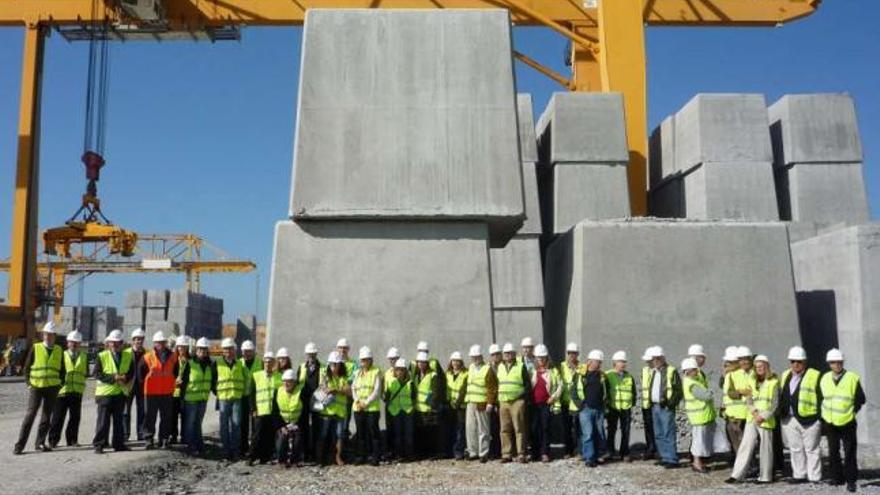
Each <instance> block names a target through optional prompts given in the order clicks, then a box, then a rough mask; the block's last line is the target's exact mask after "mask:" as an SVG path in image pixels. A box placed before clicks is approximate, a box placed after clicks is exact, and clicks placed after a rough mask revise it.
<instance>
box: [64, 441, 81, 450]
mask: <svg viewBox="0 0 880 495" xmlns="http://www.w3.org/2000/svg"><path fill="white" fill-rule="evenodd" d="M67 446H68V447H70V448H73V449H78V448H80V447H82V445H80V444H79V443H78V442H73V443H69V444H67Z"/></svg>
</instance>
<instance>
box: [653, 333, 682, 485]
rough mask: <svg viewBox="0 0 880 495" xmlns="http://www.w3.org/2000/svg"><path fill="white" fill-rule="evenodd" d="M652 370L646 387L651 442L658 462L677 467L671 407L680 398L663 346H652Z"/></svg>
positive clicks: (680, 394)
mask: <svg viewBox="0 0 880 495" xmlns="http://www.w3.org/2000/svg"><path fill="white" fill-rule="evenodd" d="M652 355H653V356H654V358H653V363H654V364H653V368H654V369H653V372H652V373H651V382H650V384H649V387H648V390H649V391H650V395H651V418H652V419H653V421H654V443H655V444H656V446H657V453H658V454H660V461H659V464H660V465H662V466H663V467H665V468H667V469H672V468H677V467H678V449H677V445H676V444H677V434H676V426H675V408H676V407H678V403H679V402H681V397H682V390H681V378H680V377H679V376H678V372H676V370H675V367H673V366H672V365H670V364H669V363H667V362H666V356H665V354H664V353H663V348H662V347H659V346H655V347H654V352H653V353H652Z"/></svg>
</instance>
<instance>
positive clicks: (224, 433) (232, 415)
mask: <svg viewBox="0 0 880 495" xmlns="http://www.w3.org/2000/svg"><path fill="white" fill-rule="evenodd" d="M219 402H220V443H222V444H223V453H224V454H226V457H227V458H228V459H232V458H235V457H238V453H239V451H240V450H241V400H239V399H236V400H221V401H219Z"/></svg>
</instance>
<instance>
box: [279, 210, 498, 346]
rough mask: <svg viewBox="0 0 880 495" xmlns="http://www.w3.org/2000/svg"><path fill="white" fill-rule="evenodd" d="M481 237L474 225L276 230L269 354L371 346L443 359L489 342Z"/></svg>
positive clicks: (481, 229)
mask: <svg viewBox="0 0 880 495" xmlns="http://www.w3.org/2000/svg"><path fill="white" fill-rule="evenodd" d="M487 240H488V233H487V229H486V226H485V224H480V223H458V222H456V223H445V222H437V223H407V222H381V223H374V222H320V223H318V222H307V223H302V222H301V223H293V222H280V223H278V224H277V225H276V228H275V248H274V253H273V261H272V279H271V286H270V289H269V318H268V328H267V332H268V335H267V347H268V348H272V349H274V348H277V347H279V346H288V347H289V348H291V349H301V348H302V347H303V346H304V345H305V344H306V342H309V341H313V342H315V343H317V344H318V346H319V347H320V348H321V349H330V348H332V346H334V345H335V343H336V339H338V338H340V337H347V338H348V339H349V342H351V344H352V347H353V348H357V347H359V346H361V345H370V346H371V347H372V348H373V351H374V352H384V351H385V350H386V349H388V348H389V347H391V346H392V345H393V346H396V347H399V348H401V349H414V348H415V346H416V344H417V343H418V342H419V341H420V340H427V341H429V342H430V343H431V347H432V349H431V351H432V353H434V354H436V355H438V356H448V354H449V353H450V352H451V351H453V350H455V349H459V348H463V347H464V346H466V345H469V344H470V343H477V342H482V343H487V342H489V341H490V340H491V339H492V301H491V294H490V279H489V277H490V275H489V250H488V246H487Z"/></svg>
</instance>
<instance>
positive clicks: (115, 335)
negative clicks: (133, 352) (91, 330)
mask: <svg viewBox="0 0 880 495" xmlns="http://www.w3.org/2000/svg"><path fill="white" fill-rule="evenodd" d="M104 341H105V342H122V331H121V330H113V331H112V332H110V333H109V334H107V338H105V339H104Z"/></svg>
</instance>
